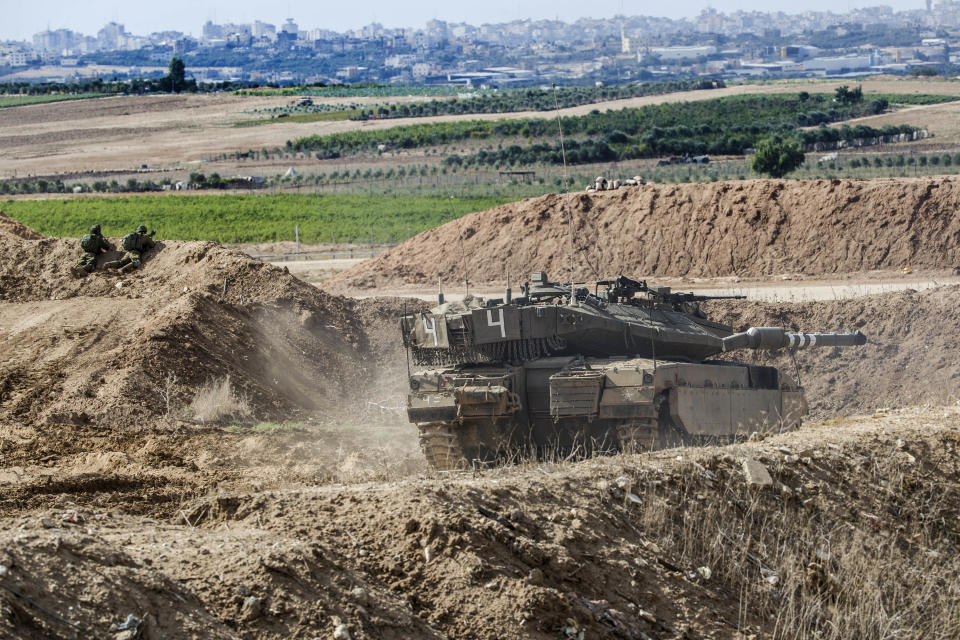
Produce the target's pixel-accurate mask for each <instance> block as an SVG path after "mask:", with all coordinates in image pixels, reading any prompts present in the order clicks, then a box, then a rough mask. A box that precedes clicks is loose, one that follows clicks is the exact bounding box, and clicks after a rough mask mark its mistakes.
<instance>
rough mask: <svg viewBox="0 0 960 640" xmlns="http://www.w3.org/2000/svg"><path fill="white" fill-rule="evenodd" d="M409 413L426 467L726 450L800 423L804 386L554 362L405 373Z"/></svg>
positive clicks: (752, 375) (644, 365)
mask: <svg viewBox="0 0 960 640" xmlns="http://www.w3.org/2000/svg"><path fill="white" fill-rule="evenodd" d="M410 383H411V389H412V391H411V393H410V394H409V395H408V408H407V411H408V417H409V419H410V421H411V422H413V423H416V424H417V426H418V429H419V433H420V443H421V448H422V449H423V451H424V454H425V456H426V457H427V459H428V461H429V462H430V464H431V465H432V466H434V467H435V468H437V469H455V468H461V467H466V466H469V465H473V466H476V465H483V464H489V463H496V462H510V461H516V460H517V459H528V458H561V459H563V458H569V457H571V456H573V457H586V456H590V455H594V454H597V453H615V452H619V451H636V450H650V449H658V448H664V447H671V446H677V445H681V444H684V445H702V444H710V443H715V444H726V443H730V442H734V441H737V440H742V439H746V438H747V437H749V436H750V434H752V433H753V432H760V433H776V432H780V431H786V430H792V429H795V428H797V427H798V426H799V425H800V423H801V421H802V418H803V416H804V415H806V413H807V405H806V401H805V399H804V395H803V390H802V389H801V388H799V387H797V386H795V385H792V384H791V383H790V382H788V381H785V380H783V379H782V376H781V375H780V372H779V371H778V370H777V369H775V368H772V367H763V366H753V365H744V364H738V363H728V362H723V363H719V362H716V363H715V362H707V363H690V362H677V361H657V360H654V359H651V358H639V357H637V358H622V357H621V358H617V357H614V358H582V357H572V356H559V357H547V358H539V359H536V360H530V361H527V362H525V363H523V364H518V365H511V364H505V363H496V364H494V363H487V364H482V365H471V364H460V365H454V366H450V367H446V368H437V369H432V370H426V371H421V372H418V373H415V374H413V375H412V376H411V379H410Z"/></svg>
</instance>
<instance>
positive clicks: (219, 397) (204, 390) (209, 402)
mask: <svg viewBox="0 0 960 640" xmlns="http://www.w3.org/2000/svg"><path fill="white" fill-rule="evenodd" d="M190 410H191V411H192V412H193V414H194V417H195V418H196V419H197V420H199V421H200V422H203V423H207V422H219V421H220V420H222V419H223V418H246V417H247V416H249V415H250V405H249V404H248V403H247V399H246V398H245V397H243V396H237V395H235V394H234V393H233V389H232V388H231V387H230V376H225V377H223V378H220V379H219V380H208V381H207V382H206V383H205V384H204V385H203V386H202V387H200V389H198V390H197V393H196V395H195V396H194V397H193V401H192V402H191V403H190Z"/></svg>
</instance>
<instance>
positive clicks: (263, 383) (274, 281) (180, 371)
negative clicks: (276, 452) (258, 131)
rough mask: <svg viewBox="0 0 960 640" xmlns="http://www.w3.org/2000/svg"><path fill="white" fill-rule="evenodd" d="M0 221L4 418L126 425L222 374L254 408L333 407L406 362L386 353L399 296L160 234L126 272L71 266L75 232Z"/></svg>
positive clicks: (278, 414)
mask: <svg viewBox="0 0 960 640" xmlns="http://www.w3.org/2000/svg"><path fill="white" fill-rule="evenodd" d="M0 222H2V223H3V224H2V225H0V335H2V338H3V345H4V349H3V351H2V353H0V419H8V420H9V419H16V420H19V421H24V422H32V423H45V422H46V423H64V422H69V423H74V424H84V423H88V422H89V423H96V424H98V425H100V426H124V427H130V426H132V425H135V424H137V422H138V421H143V420H150V419H155V418H156V417H158V416H163V415H170V414H172V415H176V416H181V415H182V411H183V409H184V407H185V406H186V405H188V404H189V403H190V402H191V400H192V398H193V393H195V392H196V390H197V389H198V388H200V387H201V386H203V385H204V384H205V383H206V382H208V381H215V380H221V379H223V378H225V377H227V376H229V378H230V384H231V386H232V387H233V390H234V392H235V394H236V396H237V397H238V398H240V399H243V400H245V401H246V404H247V405H248V407H249V410H250V411H249V413H250V414H251V415H252V416H254V417H255V419H257V420H267V419H288V418H290V417H291V416H292V415H296V413H297V412H303V413H304V415H305V414H306V413H308V412H311V411H316V410H322V412H324V413H325V414H327V415H333V414H336V413H337V412H339V411H341V410H344V409H345V408H346V407H349V406H350V403H351V402H352V401H355V400H356V399H357V398H358V397H359V396H361V395H362V393H363V392H364V390H365V389H368V388H369V387H370V385H371V384H373V383H374V382H375V381H376V378H377V376H380V375H381V374H382V371H381V370H380V369H381V367H383V366H384V365H389V364H396V366H401V367H402V362H401V363H395V362H394V360H395V359H394V358H392V357H391V358H389V360H388V359H387V358H385V356H384V353H383V350H384V349H385V348H387V347H388V346H393V345H392V340H388V339H385V336H386V335H387V334H389V336H390V337H391V338H392V335H393V330H394V320H393V319H394V318H396V317H397V316H398V315H399V314H400V312H401V304H400V303H398V302H395V301H378V300H373V301H364V302H362V303H358V302H354V301H352V300H349V299H347V298H342V297H339V296H334V295H330V294H328V293H325V292H323V291H320V290H318V289H316V288H315V287H313V286H310V285H308V284H306V283H304V282H302V281H300V280H298V279H297V278H295V277H293V276H292V275H290V274H289V273H287V272H286V270H285V269H282V268H279V267H274V266H270V265H267V264H264V263H262V262H259V261H256V260H253V259H251V258H249V257H247V256H245V255H243V254H242V253H239V252H237V251H232V250H228V249H224V248H223V247H221V246H219V245H216V244H214V243H210V242H169V241H162V240H161V241H160V242H159V244H158V246H157V247H156V248H155V249H153V250H151V251H149V252H147V253H146V257H145V260H144V263H143V265H142V267H141V268H140V269H138V270H136V271H134V272H132V273H131V274H129V275H125V276H119V275H116V274H114V273H107V272H103V271H100V270H98V271H96V272H95V273H93V274H92V275H90V276H88V277H86V278H83V279H75V278H73V277H72V276H71V275H70V273H69V267H70V266H71V265H72V264H73V263H74V261H75V260H76V256H77V241H76V240H75V239H55V238H42V237H39V236H37V239H30V238H31V235H30V234H29V233H27V231H29V230H26V231H24V229H25V227H22V225H21V226H20V227H18V226H17V225H16V224H15V223H13V222H12V221H10V219H9V218H6V217H0ZM8 230H10V231H8ZM114 244H115V245H116V244H117V241H116V240H115V239H114ZM112 257H113V256H112V255H107V256H104V257H101V259H100V261H101V263H102V262H104V261H105V260H108V259H111V258H112ZM392 355H393V354H392V351H391V356H392Z"/></svg>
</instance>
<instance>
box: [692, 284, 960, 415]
mask: <svg viewBox="0 0 960 640" xmlns="http://www.w3.org/2000/svg"><path fill="white" fill-rule="evenodd" d="M705 310H706V311H707V313H708V314H709V315H710V317H711V318H715V319H717V320H719V321H721V322H725V323H728V324H731V325H733V326H734V327H735V328H736V329H738V330H740V329H745V328H747V327H751V326H753V327H785V328H787V329H789V330H791V331H803V332H806V333H815V332H823V333H830V332H843V331H855V330H858V329H859V330H860V331H862V332H863V333H864V334H866V336H867V340H868V342H867V344H866V345H864V346H861V347H852V348H847V349H838V348H832V349H807V350H804V351H799V352H797V354H796V363H794V361H793V360H792V359H791V358H790V356H789V355H787V354H785V353H777V354H771V353H769V352H763V351H758V352H756V353H755V354H754V353H750V352H742V353H740V354H738V356H737V357H739V358H744V359H751V361H756V362H758V363H760V364H772V365H775V366H777V367H779V368H780V370H781V371H782V372H783V373H784V374H786V375H789V376H794V375H795V374H796V372H799V374H800V381H801V383H802V384H803V386H804V388H805V389H806V395H807V402H808V403H809V405H810V410H811V413H812V416H811V418H812V419H821V420H822V419H825V418H829V417H832V416H836V415H854V414H858V413H866V412H872V411H874V410H876V409H880V408H883V407H903V406H915V405H920V404H931V403H932V404H950V405H953V404H956V403H957V402H958V401H960V344H958V343H957V340H956V337H955V336H957V335H958V333H960V286H944V287H937V288H934V289H927V290H925V291H920V292H918V291H912V290H907V291H904V292H898V293H894V294H880V295H871V296H863V297H858V298H852V299H848V300H830V301H825V302H792V303H787V302H782V303H771V302H750V301H733V300H718V301H712V302H709V303H707V306H706V307H705Z"/></svg>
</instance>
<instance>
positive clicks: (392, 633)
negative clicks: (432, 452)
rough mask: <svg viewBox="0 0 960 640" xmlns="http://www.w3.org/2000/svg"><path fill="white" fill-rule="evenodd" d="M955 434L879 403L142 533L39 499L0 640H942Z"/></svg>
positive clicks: (424, 479) (361, 489)
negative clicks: (749, 435)
mask: <svg viewBox="0 0 960 640" xmlns="http://www.w3.org/2000/svg"><path fill="white" fill-rule="evenodd" d="M958 429H960V412H958V411H957V409H956V408H954V409H944V408H939V409H936V410H926V411H918V410H909V411H903V412H900V411H895V412H888V413H884V414H882V415H878V416H874V417H873V418H868V419H858V420H849V421H845V422H844V421H838V422H835V423H834V424H832V425H828V426H823V427H819V428H806V429H804V430H801V431H799V432H796V433H790V434H784V435H781V436H777V437H775V438H771V439H768V440H765V441H763V442H759V443H754V442H751V443H747V444H744V445H739V446H732V447H725V448H722V449H714V448H702V449H687V450H680V449H677V450H671V451H665V452H659V453H654V454H647V455H636V456H617V457H612V458H603V459H594V460H590V461H587V462H583V463H579V464H570V463H566V464H559V465H555V464H539V465H527V466H521V467H513V468H504V469H494V470H490V471H487V472H481V473H476V474H471V473H464V474H455V475H449V474H443V475H435V474H434V475H427V476H420V477H416V478H410V479H406V480H401V481H399V482H380V483H376V484H359V485H349V486H344V485H328V486H322V487H316V486H301V487H295V488H291V489H287V490H283V491H269V492H243V493H230V492H223V491H219V492H217V493H216V494H213V493H211V494H210V495H208V496H207V497H204V498H202V499H198V500H196V501H194V502H193V503H191V504H186V505H183V507H182V508H181V510H180V512H179V513H176V514H174V515H173V517H171V518H170V519H168V520H164V521H159V522H158V521H154V520H145V519H143V518H137V517H132V516H129V515H125V514H124V513H123V512H122V509H123V504H122V503H119V502H118V503H117V504H116V507H115V508H111V509H108V510H104V509H90V508H87V507H85V506H83V505H76V504H72V503H70V502H68V501H64V500H60V501H57V500H56V499H55V498H54V499H51V501H50V502H49V503H48V504H47V505H46V506H45V508H43V509H42V510H36V511H33V512H29V513H24V512H21V514H19V515H18V516H15V517H10V518H7V519H5V520H2V521H0V587H2V589H0V636H3V637H11V638H25V639H30V640H34V639H36V640H39V639H41V638H42V639H44V640H48V639H55V640H60V639H63V640H66V639H68V638H78V637H91V638H103V639H106V638H110V639H112V640H120V639H124V640H128V639H130V638H143V639H144V640H160V639H163V638H198V639H199V638H224V639H226V638H246V639H256V640H274V639H280V638H304V639H313V638H324V639H327V638H333V639H339V640H343V639H345V638H352V639H353V640H375V639H388V640H392V639H397V640H399V639H401V638H410V639H417V640H420V639H437V640H440V639H442V638H450V639H453V638H456V639H458V640H501V639H504V638H526V639H531V640H573V639H580V640H586V639H588V638H589V639H605V640H606V639H609V640H615V639H619V640H649V639H653V640H668V639H670V640H682V639H687V640H692V639H701V638H715V639H717V640H721V639H722V640H744V639H746V638H756V639H758V640H759V639H760V638H771V639H776V640H799V639H801V638H820V639H822V640H849V639H851V638H885V639H894V638H897V639H913V640H921V639H923V640H948V639H953V638H956V637H958V634H960V619H958V618H957V615H956V607H957V602H958V601H960V580H958V579H957V578H958V575H960V560H958V557H960V556H958V553H957V552H958V544H960V527H958V520H957V518H958V516H960V513H958V510H957V505H958V503H960V481H958V477H960V476H958V473H960V437H958ZM751 460H752V461H753V462H750V463H749V465H748V466H749V468H750V470H751V472H750V474H749V475H747V474H745V473H744V463H745V462H747V461H751ZM758 465H760V466H762V468H763V469H765V471H764V473H766V472H769V476H768V477H766V478H764V477H762V475H761V474H759V473H758V468H760V467H758ZM117 509H120V510H121V511H119V512H118V511H117ZM123 624H127V625H128V627H130V629H128V630H126V631H120V630H118V629H117V625H123ZM78 629H79V630H80V631H79V632H78ZM128 631H129V633H128Z"/></svg>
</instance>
